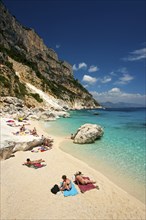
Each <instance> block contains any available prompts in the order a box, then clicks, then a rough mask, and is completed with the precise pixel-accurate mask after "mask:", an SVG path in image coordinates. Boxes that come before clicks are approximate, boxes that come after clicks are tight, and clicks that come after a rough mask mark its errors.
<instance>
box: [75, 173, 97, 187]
mask: <svg viewBox="0 0 146 220" xmlns="http://www.w3.org/2000/svg"><path fill="white" fill-rule="evenodd" d="M75 181H77V182H79V183H80V184H82V185H86V184H88V183H93V184H94V183H96V182H95V181H93V180H89V179H86V178H85V177H83V174H82V173H81V172H80V171H79V172H77V173H76V174H75Z"/></svg>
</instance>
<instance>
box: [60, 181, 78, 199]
mask: <svg viewBox="0 0 146 220" xmlns="http://www.w3.org/2000/svg"><path fill="white" fill-rule="evenodd" d="M71 186H72V187H71V189H70V190H64V191H63V194H64V196H75V195H77V194H78V191H77V189H76V188H75V186H74V184H73V183H72V182H71Z"/></svg>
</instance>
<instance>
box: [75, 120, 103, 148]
mask: <svg viewBox="0 0 146 220" xmlns="http://www.w3.org/2000/svg"><path fill="white" fill-rule="evenodd" d="M103 133H104V130H103V128H102V127H101V126H100V125H96V124H84V125H82V126H81V127H80V128H79V129H78V130H77V132H76V134H75V135H74V138H73V142H74V143H76V144H89V143H94V141H95V140H97V139H99V138H101V137H102V136H103Z"/></svg>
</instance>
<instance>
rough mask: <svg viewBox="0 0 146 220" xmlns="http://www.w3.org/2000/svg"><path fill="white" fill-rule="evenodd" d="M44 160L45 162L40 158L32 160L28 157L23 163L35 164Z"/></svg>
mask: <svg viewBox="0 0 146 220" xmlns="http://www.w3.org/2000/svg"><path fill="white" fill-rule="evenodd" d="M42 162H45V161H44V160H42V159H39V160H30V159H29V158H27V159H26V162H25V163H23V165H34V164H36V163H42Z"/></svg>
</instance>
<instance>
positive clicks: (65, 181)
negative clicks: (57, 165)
mask: <svg viewBox="0 0 146 220" xmlns="http://www.w3.org/2000/svg"><path fill="white" fill-rule="evenodd" d="M62 179H63V183H62V185H61V187H60V191H64V190H70V189H71V181H70V180H69V179H68V178H67V176H66V175H63V176H62Z"/></svg>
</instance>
